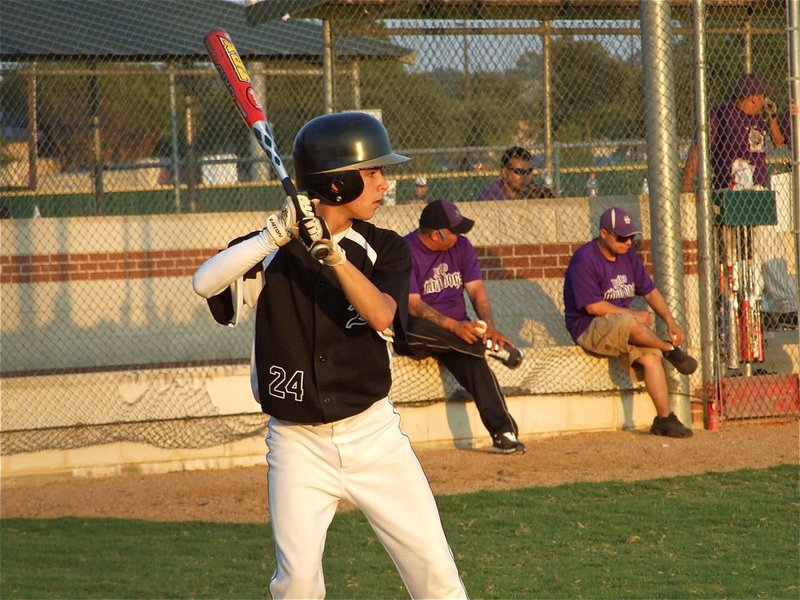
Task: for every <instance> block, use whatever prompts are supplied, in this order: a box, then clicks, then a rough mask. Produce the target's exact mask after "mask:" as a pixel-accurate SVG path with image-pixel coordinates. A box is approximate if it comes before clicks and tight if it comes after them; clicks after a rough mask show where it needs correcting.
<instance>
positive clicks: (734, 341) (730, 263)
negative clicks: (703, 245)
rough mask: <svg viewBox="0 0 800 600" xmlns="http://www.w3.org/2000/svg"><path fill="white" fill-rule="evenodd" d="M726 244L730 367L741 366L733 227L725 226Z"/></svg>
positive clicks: (736, 367)
mask: <svg viewBox="0 0 800 600" xmlns="http://www.w3.org/2000/svg"><path fill="white" fill-rule="evenodd" d="M723 227H724V229H723V234H724V236H723V237H724V244H725V267H726V271H727V275H728V302H727V314H726V322H727V325H728V326H727V330H728V331H727V333H728V362H727V366H728V368H729V369H732V370H734V369H738V368H739V327H738V325H737V315H736V309H737V307H738V305H739V301H738V298H737V297H736V296H737V292H738V288H739V285H738V277H737V276H736V275H737V274H736V266H737V265H736V260H735V258H734V253H735V252H736V249H735V248H734V242H735V237H736V236H735V235H734V233H733V228H732V227H725V226H723Z"/></svg>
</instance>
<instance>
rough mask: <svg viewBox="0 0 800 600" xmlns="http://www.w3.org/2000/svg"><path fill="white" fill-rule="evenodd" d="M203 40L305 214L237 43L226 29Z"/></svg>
mask: <svg viewBox="0 0 800 600" xmlns="http://www.w3.org/2000/svg"><path fill="white" fill-rule="evenodd" d="M203 43H204V45H205V47H206V52H208V55H209V56H210V57H211V62H212V63H214V66H215V67H216V69H217V72H218V73H219V76H220V77H221V78H222V81H223V82H224V83H225V87H227V88H228V92H229V93H230V95H231V98H233V103H234V104H235V105H236V108H238V109H239V113H240V114H241V115H242V118H243V119H244V121H245V123H247V125H248V127H250V129H251V131H252V132H253V135H254V136H255V137H256V139H257V140H258V142H259V144H261V148H263V150H264V152H266V154H267V156H268V157H269V161H270V164H271V165H272V168H273V169H275V172H276V173H277V174H278V177H279V178H280V180H281V185H283V190H284V191H285V192H286V195H287V196H289V197H290V198H291V199H292V204H294V209H295V213H297V215H302V214H303V212H302V209H301V207H300V201H299V200H298V199H297V189H296V188H295V186H294V183H293V182H292V180H291V178H290V177H289V173H288V172H287V171H286V167H285V166H284V164H283V160H282V159H281V155H280V152H279V151H278V144H276V143H275V136H274V135H273V133H272V128H271V127H270V125H269V122H268V121H267V115H266V113H265V112H264V108H263V107H262V106H261V102H259V100H258V94H256V91H255V89H253V84H252V83H251V81H250V76H249V75H248V74H247V69H246V68H245V66H244V61H242V57H241V56H239V52H238V51H237V50H236V46H234V45H233V42H232V41H231V38H230V36H229V35H228V34H227V32H226V31H224V30H222V29H214V30H213V31H209V32H208V33H207V34H206V37H205V39H204V40H203ZM329 252H330V249H329V248H328V247H327V246H326V245H325V244H323V243H320V242H317V243H316V244H314V245H313V246H312V247H311V250H310V253H311V256H312V257H314V258H315V259H317V260H322V259H323V258H325V257H326V256H328V253H329Z"/></svg>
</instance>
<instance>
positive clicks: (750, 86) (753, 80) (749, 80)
mask: <svg viewBox="0 0 800 600" xmlns="http://www.w3.org/2000/svg"><path fill="white" fill-rule="evenodd" d="M771 92H772V90H770V88H769V86H768V85H767V84H766V83H764V80H763V79H761V77H759V76H758V75H756V74H754V73H744V74H742V75H741V76H740V77H739V79H737V80H736V83H734V84H733V90H732V93H731V97H732V99H733V100H740V99H741V98H749V97H750V96H766V95H767V94H769V93H771Z"/></svg>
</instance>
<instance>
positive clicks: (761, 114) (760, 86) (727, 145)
mask: <svg viewBox="0 0 800 600" xmlns="http://www.w3.org/2000/svg"><path fill="white" fill-rule="evenodd" d="M768 93H770V89H769V88H768V87H767V85H766V84H765V83H764V81H763V80H762V79H761V78H760V77H759V76H758V75H754V74H752V73H746V74H744V75H742V76H741V77H739V79H737V80H736V83H735V84H734V86H733V91H732V93H731V101H730V102H728V103H726V104H723V105H722V106H718V107H717V108H714V109H713V110H711V111H710V112H709V115H708V144H709V154H710V155H711V169H712V172H713V179H712V184H713V189H715V190H726V189H728V188H729V187H730V186H731V184H733V183H734V173H733V171H734V163H735V162H737V161H745V162H746V163H747V164H749V165H750V166H749V168H750V169H751V170H752V185H753V186H757V187H761V188H768V187H769V171H768V169H767V136H766V132H768V133H769V137H770V138H771V139H772V143H773V144H775V146H776V147H779V146H782V145H783V144H785V143H787V142H789V141H790V140H789V135H788V134H789V115H790V114H792V115H794V114H797V104H792V105H790V107H789V110H787V111H786V114H784V116H783V117H782V118H781V119H778V108H777V107H776V106H775V103H774V102H772V101H771V100H769V99H768V98H767V94H768ZM737 164H738V163H737ZM696 176H697V144H693V145H692V147H691V149H690V150H689V155H688V157H687V158H686V166H685V168H684V172H683V191H684V192H691V191H692V190H693V189H694V185H695V181H694V180H695V177H696Z"/></svg>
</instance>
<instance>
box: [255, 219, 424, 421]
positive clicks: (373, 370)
mask: <svg viewBox="0 0 800 600" xmlns="http://www.w3.org/2000/svg"><path fill="white" fill-rule="evenodd" d="M339 245H340V246H341V247H342V248H343V249H344V250H345V252H346V253H347V260H348V261H349V262H350V263H352V264H353V265H354V266H355V267H356V268H357V269H359V270H360V271H361V272H362V273H364V275H365V276H366V277H367V279H369V280H370V281H371V282H372V283H373V284H374V285H375V287H377V288H378V289H379V290H380V291H382V292H385V293H387V294H389V295H390V296H391V297H392V298H394V300H395V301H396V302H397V313H396V316H395V321H394V325H393V329H394V332H395V335H403V332H404V331H405V323H406V315H407V310H408V280H409V273H410V270H411V257H410V254H409V251H408V248H407V246H406V244H405V242H404V241H403V239H402V238H401V237H400V236H399V235H397V234H396V233H395V232H393V231H389V230H386V229H380V228H378V227H375V226H374V225H372V224H371V223H366V222H364V221H354V222H353V224H352V227H351V228H350V229H349V230H348V231H347V233H346V234H345V236H344V238H343V239H341V240H340V241H339ZM265 265H266V266H265V268H264V271H263V277H264V286H263V288H262V291H261V293H260V295H259V297H258V302H257V307H256V324H255V329H256V332H255V348H254V353H255V354H254V368H255V370H256V374H257V386H255V385H254V393H255V394H256V397H257V399H258V401H259V402H260V404H261V408H262V410H263V411H264V412H265V413H267V414H269V415H272V416H274V417H276V418H279V419H284V420H287V421H294V422H298V423H330V422H332V421H338V420H340V419H343V418H345V417H349V416H352V415H355V414H358V413H360V412H362V411H364V410H366V409H367V408H369V406H371V405H372V404H373V403H374V402H376V401H377V400H380V399H381V398H384V397H385V396H386V395H387V394H388V393H389V388H390V387H391V372H390V356H389V349H388V344H387V338H386V336H384V335H381V334H379V333H378V332H376V331H375V330H374V329H372V327H370V326H369V325H368V324H367V322H366V321H364V319H362V318H361V316H360V315H359V314H358V313H357V312H356V311H355V309H354V308H353V306H352V305H351V304H350V302H349V300H347V298H346V297H345V295H344V292H343V291H342V288H341V286H340V285H339V282H338V280H337V279H336V276H335V275H334V273H333V270H332V269H331V268H329V267H325V266H323V265H321V264H320V263H319V261H317V260H314V259H312V258H311V256H310V255H309V253H308V251H307V250H306V248H305V246H303V244H302V243H301V242H299V241H297V240H293V241H292V242H290V243H289V244H287V245H285V246H283V247H282V248H281V249H280V250H278V251H277V252H275V253H273V254H272V255H270V256H269V257H267V259H266V260H265ZM254 381H255V379H254Z"/></svg>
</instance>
